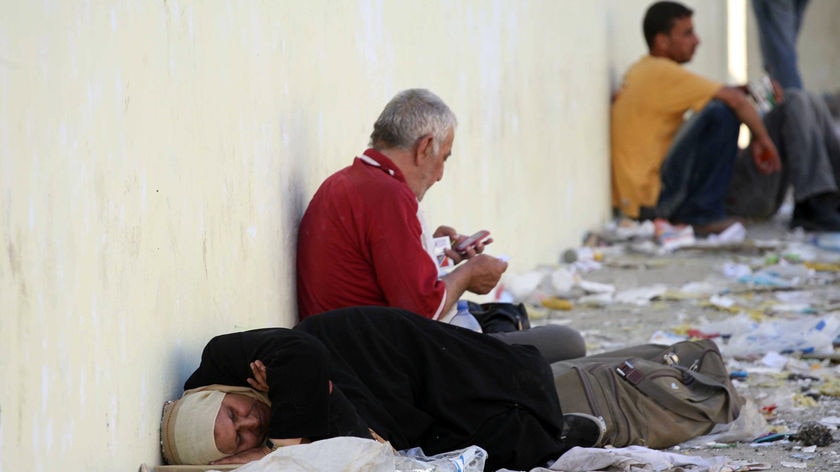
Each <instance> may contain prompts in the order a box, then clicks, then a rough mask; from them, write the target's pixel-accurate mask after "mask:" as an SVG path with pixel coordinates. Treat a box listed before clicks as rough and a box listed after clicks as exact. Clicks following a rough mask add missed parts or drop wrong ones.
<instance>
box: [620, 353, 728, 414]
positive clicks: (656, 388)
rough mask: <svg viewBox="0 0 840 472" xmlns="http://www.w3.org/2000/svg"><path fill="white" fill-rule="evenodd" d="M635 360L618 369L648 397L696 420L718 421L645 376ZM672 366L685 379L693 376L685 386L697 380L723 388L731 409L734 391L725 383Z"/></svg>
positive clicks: (714, 387)
mask: <svg viewBox="0 0 840 472" xmlns="http://www.w3.org/2000/svg"><path fill="white" fill-rule="evenodd" d="M635 360H636V359H628V360H626V361H624V362H623V363H622V364H621V365H620V366H619V367H617V368H616V371H617V372H618V374H619V375H620V376H621V377H622V378H624V380H626V381H628V382H630V383H631V384H633V385H634V386H635V387H636V388H637V389H639V391H640V392H642V393H644V394H645V395H647V396H648V397H650V398H651V399H653V400H654V401H656V402H657V403H659V404H660V405H662V406H663V407H665V408H667V409H669V410H671V411H672V412H674V413H678V414H680V415H682V416H685V417H687V418H690V419H692V420H695V421H714V422H716V423H717V421H716V420H714V419H712V418H709V415H708V414H706V411H705V410H704V409H703V408H699V407H696V406H694V405H693V404H692V403H691V402H686V401H683V400H680V399H679V398H677V397H675V396H674V395H672V394H671V393H670V392H668V391H667V390H665V389H664V388H662V387H661V386H660V385H659V384H657V383H655V382H653V381H652V380H650V379H649V378H648V377H647V376H645V375H644V374H643V373H642V372H640V371H639V370H637V369H636V368H635V367H634V366H633V362H632V361H635ZM664 367H665V366H663V368H664ZM670 367H673V368H675V369H677V370H678V371H679V372H680V373H682V376H683V379H685V378H686V377H689V378H691V381H690V382H685V381H684V380H683V381H681V382H680V383H682V384H683V385H684V386H685V385H688V384H691V383H694V382H697V383H699V384H701V385H703V386H705V387H710V388H712V389H715V390H723V391H724V392H725V394H726V397H727V400H728V402H727V403H729V404H730V408H729V409H731V405H732V401H731V396H732V392H731V391H730V390H729V388H728V387H727V386H726V385H723V384H722V383H720V382H719V381H717V380H714V379H712V378H711V377H709V376H706V375H704V374H701V373H699V372H696V371H692V370H689V369H686V368H685V367H681V366H677V365H672V366H670ZM736 410H737V407H736ZM735 414H736V416H737V411H736V412H735ZM727 418H729V411H727Z"/></svg>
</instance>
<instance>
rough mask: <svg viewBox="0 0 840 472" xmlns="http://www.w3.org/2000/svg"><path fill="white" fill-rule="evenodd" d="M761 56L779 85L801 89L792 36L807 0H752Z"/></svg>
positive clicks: (795, 34)
mask: <svg viewBox="0 0 840 472" xmlns="http://www.w3.org/2000/svg"><path fill="white" fill-rule="evenodd" d="M752 6H753V12H754V13H755V20H756V25H757V26H758V42H759V46H761V59H762V62H763V63H764V69H765V70H766V71H767V73H768V74H770V77H773V78H774V79H776V80H777V81H778V82H779V83H780V84H781V85H782V88H786V89H787V88H797V89H801V88H802V78H801V77H800V75H799V62H798V59H797V55H796V39H797V37H798V36H799V28H800V26H802V17H803V15H804V14H805V7H806V6H808V0H753V1H752Z"/></svg>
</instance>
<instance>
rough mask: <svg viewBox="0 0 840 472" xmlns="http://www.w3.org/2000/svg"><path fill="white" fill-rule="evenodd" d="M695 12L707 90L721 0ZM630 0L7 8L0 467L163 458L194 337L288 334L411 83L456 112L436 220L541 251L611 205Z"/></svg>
mask: <svg viewBox="0 0 840 472" xmlns="http://www.w3.org/2000/svg"><path fill="white" fill-rule="evenodd" d="M690 3H692V4H694V5H695V6H696V5H699V4H701V3H702V6H703V8H702V12H701V11H700V10H701V8H699V7H698V14H697V17H696V20H697V23H698V28H699V30H700V32H701V34H702V35H703V37H704V40H705V43H704V45H703V47H702V48H701V51H700V53H699V54H698V58H697V60H696V61H695V63H694V64H692V66H691V67H696V68H697V70H699V71H702V72H704V73H708V74H713V75H715V76H717V77H721V79H723V78H725V75H726V71H727V69H726V67H727V62H726V49H725V45H726V38H725V35H724V34H722V31H724V30H722V29H721V28H723V26H722V25H725V23H726V22H725V21H724V20H725V15H726V7H725V2H723V1H717V2H699V1H696V2H690ZM646 4H647V2H640V1H637V0H594V1H584V0H580V1H576V0H563V1H556V0H530V1H516V2H514V1H509V0H449V1H447V0H423V1H415V2H409V1H401V0H357V1H350V0H332V1H330V0H309V1H306V2H302V1H301V2H298V1H291V0H280V1H273V2H266V1H233V0H231V1H221V0H191V1H190V0H181V1H175V0H145V1H140V2H128V1H120V0H94V1H84V0H66V1H65V0H62V1H57V0H44V1H39V2H11V1H7V2H3V3H2V4H0V246H1V247H2V253H0V310H2V313H1V314H0V472H3V471H13V470H19V469H26V470H35V471H53V470H66V469H68V468H72V469H74V470H102V471H112V470H136V469H137V467H138V465H139V464H140V463H142V462H146V463H151V464H153V463H157V462H158V461H159V460H160V459H159V452H158V440H159V437H158V421H159V414H160V408H161V406H162V403H163V402H164V401H165V400H167V399H170V398H174V397H176V396H178V395H179V394H180V388H181V385H182V384H183V381H184V379H185V378H186V376H187V375H188V374H189V372H190V371H191V370H192V369H193V368H194V367H195V366H196V364H197V362H198V357H199V354H200V350H201V348H202V347H203V345H204V343H205V342H206V340H207V339H208V338H209V337H210V336H212V335H214V334H218V333H222V332H228V331H233V330H241V329H246V328H252V327H260V326H267V325H280V326H290V325H291V324H292V323H293V320H294V316H293V312H294V309H295V302H294V290H293V284H294V267H293V265H292V263H293V260H294V246H295V239H296V224H297V221H298V220H299V218H300V215H301V213H302V211H303V209H304V208H305V205H306V203H307V202H308V200H309V198H310V197H311V195H312V194H313V193H314V191H315V189H316V188H317V185H318V184H319V183H320V182H321V181H322V180H323V179H324V178H325V177H326V176H327V175H329V174H330V173H331V172H333V171H335V170H337V169H338V168H340V167H342V166H345V165H347V164H349V163H350V162H351V160H352V157H353V156H354V155H355V154H356V153H358V152H360V151H361V150H362V149H363V148H364V147H365V145H366V143H367V136H368V135H369V133H370V126H371V123H372V121H373V120H374V119H375V117H376V116H377V114H378V113H379V111H380V110H381V108H382V106H383V105H384V104H385V102H386V101H387V100H388V99H389V98H390V97H391V96H393V94H394V93H396V92H397V91H399V90H401V89H404V88H407V87H418V86H419V87H427V88H430V89H432V90H434V91H436V92H437V93H438V94H439V95H441V96H442V97H443V98H444V100H446V101H447V102H448V103H449V104H450V106H451V107H452V108H453V110H454V111H455V113H456V114H457V115H458V116H459V119H460V126H459V129H458V133H457V137H456V141H455V148H454V154H453V157H452V159H451V160H450V163H449V164H448V165H447V172H446V176H445V177H444V179H443V181H441V182H440V183H439V184H437V185H436V186H435V187H434V188H433V189H432V190H431V191H430V193H429V194H428V196H427V198H426V201H424V207H425V209H426V213H427V215H428V216H429V218H430V219H431V220H432V222H433V223H449V224H453V225H455V226H456V227H458V228H460V229H461V230H462V231H464V232H468V231H472V230H474V229H478V228H479V227H486V228H488V229H490V230H491V231H492V232H493V234H494V236H495V237H496V240H497V242H496V243H494V245H493V246H491V249H492V251H493V252H495V253H497V254H498V253H504V254H508V255H510V256H512V261H511V268H510V270H511V271H512V272H520V271H525V270H528V269H530V268H532V267H533V266H534V265H536V264H538V263H541V262H548V263H551V262H554V261H556V260H557V257H558V255H559V254H560V253H561V252H562V250H563V249H565V248H566V247H568V246H571V245H575V244H577V243H578V241H579V238H580V237H581V235H582V234H583V232H584V231H585V230H587V229H590V228H593V227H597V226H600V225H601V224H602V223H603V222H604V221H606V220H607V219H608V217H609V193H608V192H609V156H608V135H609V133H608V131H609V130H608V128H607V116H608V106H609V105H608V97H609V93H610V91H611V89H612V88H613V87H614V85H615V83H616V82H617V80H618V79H617V77H619V76H620V74H621V73H623V70H624V69H625V68H626V66H627V65H629V63H630V62H632V61H633V60H635V59H637V58H638V57H639V56H640V55H641V54H642V53H643V52H644V47H643V43H642V41H641V32H640V26H639V24H640V21H641V20H640V19H641V12H642V11H643V10H644V8H645V6H646ZM834 31H836V28H835V29H834ZM835 44H836V43H835ZM835 70H836V69H835ZM70 464H71V465H70Z"/></svg>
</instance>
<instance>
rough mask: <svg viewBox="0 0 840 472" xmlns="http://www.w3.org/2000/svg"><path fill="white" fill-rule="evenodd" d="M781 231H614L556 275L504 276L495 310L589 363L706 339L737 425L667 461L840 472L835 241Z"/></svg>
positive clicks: (575, 252)
mask: <svg viewBox="0 0 840 472" xmlns="http://www.w3.org/2000/svg"><path fill="white" fill-rule="evenodd" d="M778 218H779V219H778V220H772V221H766V222H761V223H750V224H747V225H746V226H741V227H740V228H734V229H733V230H732V231H731V232H730V234H725V235H723V237H717V238H711V239H710V238H698V237H696V236H694V235H693V233H690V231H689V230H688V229H686V228H685V227H678V226H673V225H668V224H665V223H664V222H661V221H658V222H650V221H648V222H644V223H636V222H630V221H622V220H617V221H614V222H611V223H610V224H608V225H606V226H605V228H604V229H603V230H600V231H592V232H590V233H587V234H586V235H584V237H583V238H582V242H581V245H580V246H579V247H572V248H559V249H558V258H557V261H558V262H557V263H556V264H553V265H544V266H541V267H538V268H535V269H534V270H532V271H528V272H526V273H520V274H506V275H505V277H504V278H503V279H502V284H500V288H499V290H498V291H497V293H496V298H497V299H499V300H504V301H511V302H517V303H525V304H526V306H527V307H528V312H529V315H530V316H531V317H532V324H534V325H539V324H542V323H562V324H568V325H569V326H571V327H573V328H575V329H578V330H580V331H581V332H582V333H583V334H584V337H585V339H586V342H587V348H588V351H589V352H590V353H592V354H595V353H599V352H604V351H610V350H615V349H620V348H624V347H628V346H632V345H638V344H645V343H649V342H655V343H660V344H672V343H674V342H677V341H680V340H683V339H689V338H706V339H712V340H714V341H715V342H716V343H717V344H718V346H719V347H720V349H721V352H722V353H723V354H724V356H725V357H726V360H727V363H728V364H727V366H728V368H729V370H730V377H731V378H732V379H733V383H734V384H735V385H736V387H737V389H738V391H739V393H740V394H741V395H742V396H743V397H744V398H745V399H747V401H748V407H745V410H746V411H747V412H748V414H746V415H742V416H744V418H743V419H742V420H743V422H744V424H742V425H728V426H730V427H732V428H733V429H732V431H713V432H712V433H713V434H712V433H710V435H708V436H704V437H703V438H697V439H698V440H699V442H695V441H689V442H688V443H686V444H683V445H681V446H679V447H677V448H675V449H676V450H679V451H680V453H685V454H691V455H694V456H700V457H703V458H712V457H717V456H725V457H726V458H727V459H728V462H727V463H726V467H725V468H719V469H716V470H766V469H772V470H777V469H784V468H806V469H807V470H840V445H838V444H840V443H838V442H837V441H836V439H837V438H838V437H840V433H838V427H840V364H839V363H840V350H838V344H840V233H824V234H820V235H813V234H808V233H805V232H802V231H799V230H796V231H790V230H788V229H787V227H786V224H785V223H786V220H785V216H784V215H780V216H779V217H778ZM739 226H740V225H739ZM688 228H689V229H690V227H688ZM738 461H740V462H738ZM738 464H740V465H738ZM750 464H753V465H754V466H755V467H756V468H749V467H752V466H751V465H750ZM737 467H742V468H737ZM758 467H764V468H758ZM685 470H689V469H685Z"/></svg>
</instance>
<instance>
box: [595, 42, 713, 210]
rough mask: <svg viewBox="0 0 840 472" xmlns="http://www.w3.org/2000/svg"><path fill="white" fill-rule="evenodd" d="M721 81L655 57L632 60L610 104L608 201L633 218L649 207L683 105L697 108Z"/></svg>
mask: <svg viewBox="0 0 840 472" xmlns="http://www.w3.org/2000/svg"><path fill="white" fill-rule="evenodd" d="M722 86H723V85H722V84H721V83H718V82H715V81H712V80H709V79H706V78H704V77H701V76H699V75H697V74H695V73H693V72H691V71H688V70H686V69H685V68H684V67H682V66H681V65H679V64H678V63H676V62H674V61H672V60H670V59H666V58H661V57H654V56H645V57H642V58H641V59H640V60H639V61H637V62H636V63H635V64H633V65H632V66H631V67H630V69H629V70H628V71H627V74H625V76H624V83H623V84H622V87H621V90H619V92H618V96H617V97H616V99H615V101H614V102H613V105H612V112H611V117H610V118H611V121H610V129H611V135H612V142H611V149H612V187H613V206H615V207H617V208H618V209H619V210H621V212H622V214H624V215H627V216H629V217H632V218H638V216H639V206H649V207H655V206H656V202H657V200H658V199H659V191H660V188H661V185H662V184H661V181H660V177H659V168H660V166H661V165H662V161H663V160H664V159H665V154H666V153H667V152H668V148H669V147H670V146H671V141H673V139H674V135H675V134H676V133H677V131H678V130H679V128H680V126H681V125H682V123H683V116H684V115H685V112H686V111H688V110H689V109H691V110H694V111H695V112H696V111H700V110H701V109H702V108H703V107H704V106H706V104H707V103H708V102H709V100H711V99H712V97H713V96H714V95H715V93H717V91H718V90H720V88H721V87H722Z"/></svg>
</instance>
